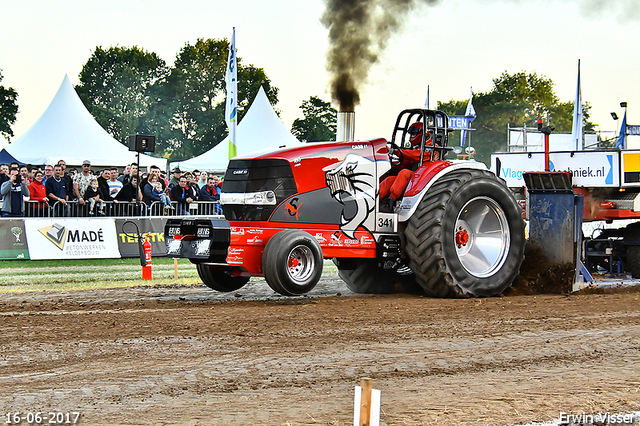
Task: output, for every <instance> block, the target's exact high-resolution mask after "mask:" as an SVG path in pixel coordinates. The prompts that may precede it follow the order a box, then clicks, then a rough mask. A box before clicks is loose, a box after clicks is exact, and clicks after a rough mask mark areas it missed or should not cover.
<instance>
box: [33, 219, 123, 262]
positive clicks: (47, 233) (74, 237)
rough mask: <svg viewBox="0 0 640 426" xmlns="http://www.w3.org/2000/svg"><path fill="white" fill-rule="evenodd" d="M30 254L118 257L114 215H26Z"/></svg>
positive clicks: (46, 256) (56, 256)
mask: <svg viewBox="0 0 640 426" xmlns="http://www.w3.org/2000/svg"><path fill="white" fill-rule="evenodd" d="M24 222H25V230H26V234H27V241H29V256H30V257H31V259H34V260H43V259H92V258H96V259H107V258H119V257H120V252H119V251H118V244H117V239H116V228H115V222H114V220H113V219H100V220H92V219H89V218H86V219H84V218H82V219H66V218H51V219H42V218H39V219H26V220H25V221H24Z"/></svg>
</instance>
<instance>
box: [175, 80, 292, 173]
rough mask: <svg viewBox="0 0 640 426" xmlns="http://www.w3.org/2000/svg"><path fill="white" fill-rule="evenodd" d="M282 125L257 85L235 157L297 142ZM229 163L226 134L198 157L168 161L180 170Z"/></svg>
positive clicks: (215, 167) (216, 168)
mask: <svg viewBox="0 0 640 426" xmlns="http://www.w3.org/2000/svg"><path fill="white" fill-rule="evenodd" d="M300 143H301V142H300V141H299V140H298V139H296V138H295V136H293V135H292V134H291V133H290V132H289V130H287V128H286V127H285V126H284V124H283V123H282V121H281V120H280V117H278V115H277V114H276V112H275V111H274V110H273V107H272V106H271V104H270V103H269V99H268V98H267V94H266V93H265V92H264V89H263V88H262V87H260V90H259V91H258V94H257V95H256V98H255V99H254V100H253V103H252V104H251V107H249V111H247V113H246V114H245V116H244V117H243V119H242V121H241V122H240V123H239V124H238V128H237V130H236V144H237V153H238V156H245V155H247V154H249V153H252V152H254V151H262V150H268V149H271V148H276V147H279V146H282V145H293V144H300ZM228 164H229V136H227V137H226V138H224V140H223V141H222V142H220V143H219V144H218V145H216V146H215V147H213V148H211V149H210V150H209V151H207V152H205V153H204V154H201V155H199V156H197V157H194V158H191V159H189V160H186V161H178V162H175V163H171V169H173V168H174V167H176V166H178V167H180V169H181V170H183V171H185V170H195V169H198V170H208V171H224V170H226V169H227V165H228Z"/></svg>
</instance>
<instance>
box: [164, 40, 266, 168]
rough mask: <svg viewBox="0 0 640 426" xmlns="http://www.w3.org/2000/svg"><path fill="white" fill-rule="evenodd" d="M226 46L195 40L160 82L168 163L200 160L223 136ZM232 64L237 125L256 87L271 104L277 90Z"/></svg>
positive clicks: (259, 72) (252, 70) (262, 76)
mask: <svg viewBox="0 0 640 426" xmlns="http://www.w3.org/2000/svg"><path fill="white" fill-rule="evenodd" d="M228 53H229V41H228V40H227V39H220V40H215V39H198V40H197V41H196V43H195V44H194V45H191V44H189V43H187V44H185V46H184V47H183V48H182V49H181V50H180V52H179V53H178V55H177V57H176V61H175V64H174V67H173V69H172V70H171V73H170V75H169V76H168V77H167V79H166V81H165V82H164V88H163V95H164V101H163V102H164V105H165V106H166V107H167V108H173V113H172V114H171V119H170V124H171V131H170V135H169V136H170V137H169V138H168V140H169V143H170V145H171V146H170V148H169V150H170V151H171V153H170V157H169V158H170V159H171V160H181V159H185V158H191V157H194V156H196V155H200V154H202V153H203V152H205V151H208V150H209V149H211V148H213V147H214V146H215V145H216V144H217V143H218V142H220V141H221V140H222V139H224V137H225V136H226V135H227V133H228V130H227V125H226V122H225V119H224V110H225V99H226V82H225V71H226V66H227V56H228ZM237 61H238V81H239V84H238V118H239V122H241V121H242V118H243V117H244V114H245V113H246V111H247V109H248V107H249V106H250V104H251V102H252V101H253V99H254V98H255V96H256V95H257V93H258V90H259V89H260V86H262V87H263V88H264V90H265V93H266V94H267V98H268V99H269V101H270V102H271V103H272V104H275V103H277V102H278V89H277V88H275V87H273V86H271V81H270V80H269V78H268V77H267V75H266V73H265V72H264V70H263V69H262V68H258V67H255V66H253V65H248V66H244V65H243V64H242V59H241V58H240V57H238V58H237Z"/></svg>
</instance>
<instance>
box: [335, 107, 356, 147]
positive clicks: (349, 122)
mask: <svg viewBox="0 0 640 426" xmlns="http://www.w3.org/2000/svg"><path fill="white" fill-rule="evenodd" d="M355 134H356V113H355V112H354V111H339V112H338V126H337V129H336V142H353V139H354V138H355Z"/></svg>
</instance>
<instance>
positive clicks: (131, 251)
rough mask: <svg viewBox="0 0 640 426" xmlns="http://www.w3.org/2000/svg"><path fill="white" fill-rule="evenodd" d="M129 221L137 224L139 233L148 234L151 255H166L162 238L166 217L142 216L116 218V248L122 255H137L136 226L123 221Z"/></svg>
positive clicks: (165, 247)
mask: <svg viewBox="0 0 640 426" xmlns="http://www.w3.org/2000/svg"><path fill="white" fill-rule="evenodd" d="M127 221H130V222H134V223H135V224H136V225H138V229H139V230H140V233H141V234H149V237H148V238H149V242H150V243H151V256H155V257H157V256H166V255H167V246H166V243H165V240H164V225H165V224H166V223H167V219H166V218H162V217H144V218H129V219H116V232H117V234H118V250H119V251H120V255H121V256H122V257H138V256H139V252H138V239H137V238H136V237H135V234H136V232H138V231H137V230H136V227H135V226H134V225H133V224H131V223H127V224H125V222H127Z"/></svg>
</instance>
